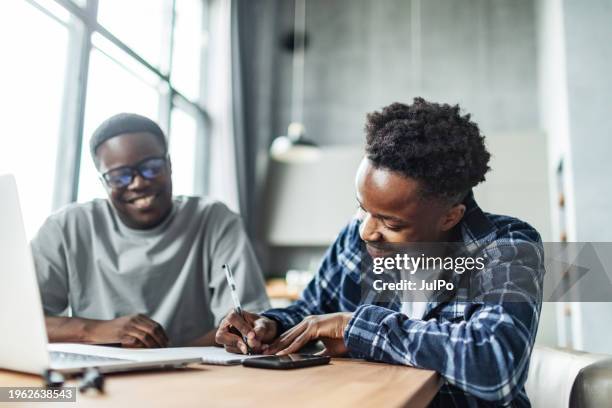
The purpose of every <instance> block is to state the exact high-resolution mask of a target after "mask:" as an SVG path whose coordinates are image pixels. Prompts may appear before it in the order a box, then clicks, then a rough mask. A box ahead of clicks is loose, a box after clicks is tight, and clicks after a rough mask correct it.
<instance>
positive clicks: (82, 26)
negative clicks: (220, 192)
mask: <svg viewBox="0 0 612 408" xmlns="http://www.w3.org/2000/svg"><path fill="white" fill-rule="evenodd" d="M206 4H207V3H206V0H19V1H0V41H1V42H2V47H1V48H0V49H1V50H2V64H0V75H1V76H2V78H3V79H5V81H4V89H3V97H2V98H1V99H0V101H1V102H0V104H2V105H1V109H2V112H5V113H8V114H5V115H3V125H4V129H3V132H2V133H1V136H0V173H13V174H15V176H16V178H17V183H18V188H19V190H20V195H21V201H22V208H23V212H24V218H25V223H26V230H27V234H28V236H29V237H30V238H32V237H33V235H34V234H35V233H36V231H37V229H38V228H39V226H40V225H41V224H42V222H43V221H44V220H45V218H46V217H47V216H48V215H49V214H50V213H51V212H52V210H54V209H57V208H59V207H60V206H62V205H65V204H67V203H69V202H71V201H76V200H78V201H87V200H90V199H92V198H95V197H104V196H106V192H105V191H104V188H103V186H102V183H101V182H100V180H99V178H98V174H97V171H96V169H95V168H94V165H93V161H92V160H91V157H90V154H89V139H90V137H91V134H92V133H93V131H94V129H95V128H96V127H97V126H98V125H99V124H100V123H101V122H102V121H104V120H105V119H106V118H108V117H110V116H112V115H114V114H116V113H119V112H135V113H140V114H142V115H145V116H147V117H150V118H151V119H153V120H155V121H157V122H158V123H159V125H160V126H161V128H162V129H164V130H165V131H168V129H169V128H170V131H169V132H168V138H169V143H170V149H171V156H172V163H173V170H174V174H175V175H176V177H175V192H176V194H193V193H194V191H198V192H201V191H202V190H203V188H202V186H200V187H198V188H196V183H200V184H201V182H202V180H204V178H203V176H202V175H201V174H198V172H200V171H201V170H200V169H201V168H202V160H200V163H199V162H198V160H199V158H200V157H202V155H201V154H198V151H197V150H198V149H199V148H201V147H203V146H205V143H203V141H202V140H200V139H201V138H202V135H204V131H203V129H202V126H203V123H205V120H204V119H205V118H204V115H205V114H206V113H205V110H204V109H203V107H202V106H201V105H200V102H201V101H200V95H201V85H200V84H201V81H200V77H201V73H202V66H203V64H202V60H203V55H204V49H205V47H206V31H205V27H206V24H205V16H206Z"/></svg>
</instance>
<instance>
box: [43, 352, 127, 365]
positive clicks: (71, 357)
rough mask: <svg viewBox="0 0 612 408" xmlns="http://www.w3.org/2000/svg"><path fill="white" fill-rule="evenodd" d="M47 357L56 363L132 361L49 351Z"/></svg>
mask: <svg viewBox="0 0 612 408" xmlns="http://www.w3.org/2000/svg"><path fill="white" fill-rule="evenodd" d="M49 355H50V356H51V361H53V362H54V363H55V362H58V363H60V362H61V363H80V362H82V363H91V362H105V361H133V360H126V359H123V358H113V357H102V356H92V355H89V354H79V353H67V352H65V351H50V352H49Z"/></svg>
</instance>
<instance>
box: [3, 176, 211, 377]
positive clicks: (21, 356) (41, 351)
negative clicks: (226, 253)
mask: <svg viewBox="0 0 612 408" xmlns="http://www.w3.org/2000/svg"><path fill="white" fill-rule="evenodd" d="M0 197H1V199H0V282H1V283H0V333H1V334H2V335H1V336H0V368H4V369H9V370H14V371H21V372H26V373H32V374H39V375H42V374H43V373H44V372H45V371H46V370H48V369H52V370H55V371H58V372H60V373H62V374H77V373H80V372H82V371H84V370H85V369H87V368H90V367H95V368H97V369H98V370H99V371H100V372H103V373H111V372H124V371H136V370H148V369H162V368H176V367H182V366H184V365H186V364H188V363H201V361H202V360H201V358H195V357H193V356H190V357H189V358H176V357H172V354H171V353H165V354H164V349H159V350H147V351H148V352H145V353H143V352H142V351H144V350H140V352H139V350H135V349H122V348H114V347H102V346H94V345H83V344H66V343H63V344H48V341H47V331H46V328H45V320H44V314H43V309H42V302H41V298H40V292H39V289H38V282H37V279H36V273H35V270H34V263H33V261H32V254H31V252H30V245H29V243H28V241H27V239H26V234H25V228H24V224H23V218H22V214H21V208H20V205H19V197H18V194H17V185H16V183H15V178H14V177H13V176H12V175H3V176H0ZM158 351H159V352H158Z"/></svg>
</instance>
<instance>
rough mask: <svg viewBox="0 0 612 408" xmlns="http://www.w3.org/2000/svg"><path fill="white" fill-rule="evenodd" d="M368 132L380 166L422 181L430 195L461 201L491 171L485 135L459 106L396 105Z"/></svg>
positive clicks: (377, 115)
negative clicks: (462, 112) (463, 113)
mask: <svg viewBox="0 0 612 408" xmlns="http://www.w3.org/2000/svg"><path fill="white" fill-rule="evenodd" d="M365 131H366V154H367V157H368V159H369V160H370V161H371V162H372V163H373V164H374V166H376V167H381V168H385V169H389V170H391V171H395V172H398V173H400V174H402V175H403V176H406V177H409V178H413V179H415V180H417V181H419V182H420V184H421V193H422V194H423V196H424V197H432V196H433V197H437V198H442V199H447V200H451V201H453V200H459V201H460V200H461V199H462V198H463V197H464V196H465V195H466V194H467V193H468V192H469V190H470V189H471V188H472V187H474V186H476V185H477V184H478V183H480V182H481V181H484V180H485V173H486V172H487V171H489V166H488V163H489V159H490V157H491V155H490V154H489V152H488V151H487V149H486V147H485V144H484V136H482V135H481V134H480V130H479V129H478V125H476V124H475V123H474V122H472V121H471V120H470V115H469V114H466V115H463V116H462V115H461V112H460V108H459V105H454V106H451V105H448V104H438V103H433V102H428V101H426V100H425V99H423V98H418V97H417V98H414V102H413V104H412V105H405V104H402V103H397V102H396V103H393V104H391V105H389V106H386V107H384V108H383V109H382V111H381V112H372V113H369V114H368V115H367V122H366V126H365Z"/></svg>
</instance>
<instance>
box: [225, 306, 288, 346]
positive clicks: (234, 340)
mask: <svg viewBox="0 0 612 408" xmlns="http://www.w3.org/2000/svg"><path fill="white" fill-rule="evenodd" d="M277 326H278V325H277V324H276V322H275V321H274V320H272V319H268V318H267V317H264V316H260V315H258V314H255V313H250V312H247V311H244V310H243V311H242V315H241V314H239V313H237V312H236V311H235V310H232V311H231V312H230V313H229V314H228V315H227V316H225V318H224V319H223V321H222V322H221V324H220V325H219V329H218V330H217V334H216V336H215V341H216V342H217V343H218V344H221V345H223V346H224V347H225V349H226V350H227V351H229V352H231V353H239V354H247V353H248V348H247V344H245V343H244V340H243V337H246V339H247V342H248V346H249V347H250V348H251V349H252V350H253V352H254V353H255V354H262V353H264V351H265V349H267V348H268V347H269V344H270V343H271V342H272V340H274V339H275V338H276V336H277V330H278V328H277ZM232 329H235V330H237V331H238V333H235V332H234V331H233V330H232Z"/></svg>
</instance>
